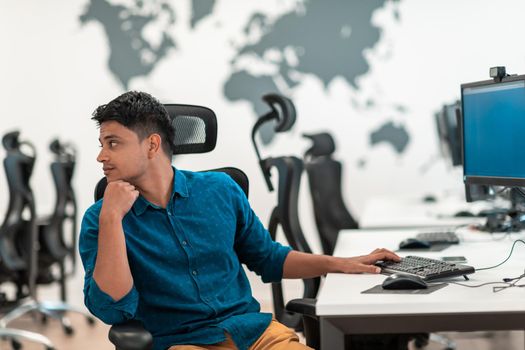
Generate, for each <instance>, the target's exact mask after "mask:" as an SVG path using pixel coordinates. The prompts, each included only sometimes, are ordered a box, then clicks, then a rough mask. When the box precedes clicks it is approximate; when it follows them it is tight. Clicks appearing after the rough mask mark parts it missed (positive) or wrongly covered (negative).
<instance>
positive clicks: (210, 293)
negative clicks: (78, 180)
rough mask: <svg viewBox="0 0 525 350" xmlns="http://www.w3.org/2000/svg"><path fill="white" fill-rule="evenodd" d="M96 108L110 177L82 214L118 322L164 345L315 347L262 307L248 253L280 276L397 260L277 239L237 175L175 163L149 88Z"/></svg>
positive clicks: (90, 275) (90, 288)
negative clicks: (306, 249)
mask: <svg viewBox="0 0 525 350" xmlns="http://www.w3.org/2000/svg"><path fill="white" fill-rule="evenodd" d="M92 119H94V120H95V121H96V122H97V123H98V125H99V126H100V138H99V141H100V144H101V150H100V153H99V155H98V157H97V161H99V162H100V163H102V166H103V170H104V175H105V176H106V178H107V180H108V186H107V188H106V191H105V193H104V199H103V200H101V201H98V202H97V203H95V204H94V205H93V206H91V207H90V208H89V209H88V210H87V211H86V213H85V215H84V218H83V221H82V227H81V233H80V254H81V257H82V261H83V264H84V268H85V286H84V294H85V303H86V305H87V307H88V308H89V310H90V311H91V312H92V313H93V314H94V315H96V316H97V317H99V318H100V319H101V320H103V321H104V322H106V323H109V324H114V323H121V322H125V321H126V320H129V319H138V320H140V321H142V322H143V324H144V326H145V328H146V329H148V330H149V331H150V332H151V333H152V334H153V337H154V349H155V350H161V349H168V348H169V349H170V350H181V349H237V348H238V349H241V350H243V349H248V348H249V349H253V350H262V349H307V348H308V347H306V346H305V345H302V344H300V343H299V342H298V339H297V336H296V334H295V333H294V332H292V331H291V330H289V329H288V328H287V327H285V326H284V325H282V324H280V323H278V322H276V321H275V320H272V316H271V315H270V314H266V313H261V312H260V307H259V304H258V303H257V301H256V300H255V299H254V298H253V297H252V294H251V290H250V286H249V283H248V279H247V277H246V275H245V273H244V270H243V268H242V266H241V264H246V266H247V267H248V268H249V269H250V270H252V271H255V272H256V273H257V274H259V275H260V276H261V277H262V279H263V281H265V282H274V281H280V280H281V278H310V277H314V276H320V275H324V274H326V273H328V272H341V273H363V272H365V273H378V272H379V268H378V267H375V266H374V265H373V264H374V263H375V262H376V261H377V260H384V259H392V260H399V257H398V256H397V255H395V254H394V253H392V252H390V251H387V250H385V249H377V250H375V251H374V252H372V253H371V254H369V255H366V256H360V257H354V258H337V257H331V256H324V255H313V254H305V253H300V252H297V251H292V250H291V249H290V248H289V247H284V246H282V245H281V244H279V243H277V242H273V241H272V240H271V238H270V235H269V233H268V232H267V231H266V230H265V229H264V227H263V225H262V224H261V222H260V221H259V219H258V218H257V216H256V215H255V214H254V213H253V211H252V209H251V208H250V205H249V203H248V200H247V199H246V196H245V195H244V193H243V192H242V190H241V189H240V188H239V187H238V186H237V184H236V183H235V182H234V181H233V180H232V179H230V178H229V177H228V175H225V174H222V173H194V172H189V171H182V170H178V169H175V168H173V167H172V165H171V155H172V147H171V145H172V140H173V135H174V130H173V129H172V126H171V123H170V120H169V116H168V113H167V111H166V110H165V108H164V107H163V105H162V104H160V103H159V102H158V101H157V100H156V99H155V98H153V97H152V96H150V95H148V94H146V93H143V92H127V93H125V94H123V95H121V96H119V97H117V98H116V99H114V100H113V101H111V102H109V103H108V104H107V105H102V106H100V107H98V108H97V110H96V111H95V112H94V116H93V118H92Z"/></svg>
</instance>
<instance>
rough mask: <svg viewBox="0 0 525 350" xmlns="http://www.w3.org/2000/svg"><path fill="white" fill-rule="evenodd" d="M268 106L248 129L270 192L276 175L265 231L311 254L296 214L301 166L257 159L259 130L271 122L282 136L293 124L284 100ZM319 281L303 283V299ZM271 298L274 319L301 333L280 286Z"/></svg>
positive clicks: (271, 100)
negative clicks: (273, 201)
mask: <svg viewBox="0 0 525 350" xmlns="http://www.w3.org/2000/svg"><path fill="white" fill-rule="evenodd" d="M263 101H265V102H266V103H267V104H268V105H269V106H270V112H268V113H266V114H265V115H263V116H261V117H260V118H259V119H258V120H257V122H256V123H255V125H254V127H253V129H252V142H253V146H254V148H255V153H256V155H257V158H258V160H259V165H260V167H261V170H262V172H263V175H264V179H265V181H266V184H267V186H268V189H269V190H270V191H273V185H272V183H271V179H270V176H271V173H270V171H271V169H272V168H274V167H275V168H276V169H277V171H278V174H279V179H278V191H277V193H278V195H277V198H278V199H277V205H276V207H275V208H274V209H273V211H272V214H271V216H270V221H269V224H268V231H269V232H270V235H271V236H272V239H274V240H275V237H276V234H277V229H278V227H279V226H280V227H281V228H282V230H283V232H284V235H285V237H286V240H287V241H288V243H289V244H290V246H291V247H292V248H293V249H295V250H297V251H300V252H305V253H311V252H312V250H311V249H310V247H309V245H308V242H307V241H306V239H305V237H304V234H303V231H302V229H301V224H300V222H299V214H298V198H299V187H300V184H301V175H302V172H303V162H302V161H301V160H300V159H299V158H297V157H292V156H287V157H277V158H266V159H261V156H260V153H259V149H258V147H257V143H256V142H255V136H256V134H257V131H258V130H259V128H260V127H261V126H262V125H264V124H265V123H268V122H274V123H275V126H274V130H275V132H285V131H288V130H290V128H291V127H292V126H293V124H294V123H295V115H296V114H295V107H294V105H293V103H292V102H291V101H290V100H289V99H287V98H286V97H283V96H280V95H277V94H269V95H265V96H263ZM320 282H321V279H320V278H319V277H318V278H310V279H304V280H303V284H304V291H303V297H304V298H315V297H316V296H317V292H318V290H319V286H320ZM272 297H273V304H274V313H275V318H276V319H277V320H278V321H279V322H281V323H283V324H285V325H286V326H288V327H291V328H294V329H295V330H297V331H302V329H303V323H302V321H301V315H300V314H296V313H293V312H290V311H287V310H286V308H285V304H284V296H283V289H282V284H281V283H272Z"/></svg>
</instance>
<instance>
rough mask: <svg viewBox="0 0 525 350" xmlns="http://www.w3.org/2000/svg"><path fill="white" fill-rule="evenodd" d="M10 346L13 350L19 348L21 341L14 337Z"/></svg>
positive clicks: (20, 347)
mask: <svg viewBox="0 0 525 350" xmlns="http://www.w3.org/2000/svg"><path fill="white" fill-rule="evenodd" d="M11 347H12V348H13V350H20V349H22V343H20V342H19V341H18V340H16V339H11Z"/></svg>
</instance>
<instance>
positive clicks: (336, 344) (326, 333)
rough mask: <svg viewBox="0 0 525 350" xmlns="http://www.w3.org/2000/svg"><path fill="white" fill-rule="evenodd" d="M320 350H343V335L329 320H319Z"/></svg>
mask: <svg viewBox="0 0 525 350" xmlns="http://www.w3.org/2000/svg"><path fill="white" fill-rule="evenodd" d="M319 321H320V327H321V329H320V333H321V334H320V336H321V350H344V349H345V334H344V332H343V331H341V330H340V329H339V328H337V327H336V326H335V325H334V324H333V323H332V322H330V320H329V319H326V318H323V317H321V318H320V320H319Z"/></svg>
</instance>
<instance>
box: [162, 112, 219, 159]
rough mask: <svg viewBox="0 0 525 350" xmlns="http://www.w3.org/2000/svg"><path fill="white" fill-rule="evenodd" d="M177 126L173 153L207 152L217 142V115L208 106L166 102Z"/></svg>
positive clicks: (174, 124)
mask: <svg viewBox="0 0 525 350" xmlns="http://www.w3.org/2000/svg"><path fill="white" fill-rule="evenodd" d="M164 106H165V107H166V110H167V111H168V113H169V115H170V118H171V120H172V125H173V126H174V128H175V139H174V140H173V154H188V153H205V152H210V151H212V150H213V149H214V148H215V144H216V143H217V117H216V116H215V113H214V112H213V111H212V110H211V109H209V108H206V107H202V106H192V105H181V104H165V105H164Z"/></svg>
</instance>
